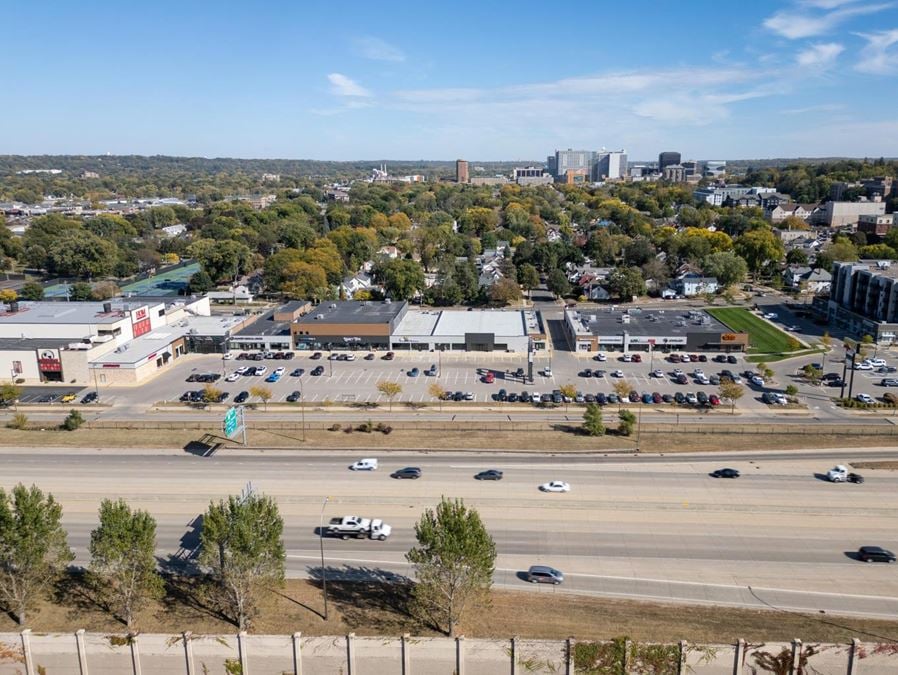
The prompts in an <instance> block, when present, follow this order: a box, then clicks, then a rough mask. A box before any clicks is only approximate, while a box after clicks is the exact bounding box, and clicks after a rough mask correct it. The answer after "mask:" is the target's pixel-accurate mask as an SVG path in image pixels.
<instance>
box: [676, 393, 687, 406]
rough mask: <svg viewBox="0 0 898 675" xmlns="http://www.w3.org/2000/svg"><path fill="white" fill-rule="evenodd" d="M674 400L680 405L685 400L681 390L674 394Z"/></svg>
mask: <svg viewBox="0 0 898 675" xmlns="http://www.w3.org/2000/svg"><path fill="white" fill-rule="evenodd" d="M674 401H676V402H677V403H679V404H681V405H682V404H683V403H685V402H686V395H685V394H684V393H683V392H682V391H678V392H677V393H676V394H674Z"/></svg>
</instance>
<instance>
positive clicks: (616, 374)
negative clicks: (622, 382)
mask: <svg viewBox="0 0 898 675" xmlns="http://www.w3.org/2000/svg"><path fill="white" fill-rule="evenodd" d="M623 376H624V371H622V370H612V371H611V377H623Z"/></svg>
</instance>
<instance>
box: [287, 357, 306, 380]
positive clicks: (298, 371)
mask: <svg viewBox="0 0 898 675" xmlns="http://www.w3.org/2000/svg"><path fill="white" fill-rule="evenodd" d="M290 353H291V354H292V353H293V352H290ZM304 372H306V371H305V370H304V369H302V368H297V369H296V370H294V371H293V372H292V373H290V377H301V376H302V374H303V373H304Z"/></svg>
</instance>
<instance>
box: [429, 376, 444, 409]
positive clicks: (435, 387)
mask: <svg viewBox="0 0 898 675" xmlns="http://www.w3.org/2000/svg"><path fill="white" fill-rule="evenodd" d="M427 391H428V393H429V394H430V395H431V396H432V397H433V398H435V399H436V400H437V401H439V405H440V412H442V410H443V399H444V398H445V397H446V390H445V389H443V387H442V386H441V385H440V384H439V383H437V382H431V384H430V386H429V387H427Z"/></svg>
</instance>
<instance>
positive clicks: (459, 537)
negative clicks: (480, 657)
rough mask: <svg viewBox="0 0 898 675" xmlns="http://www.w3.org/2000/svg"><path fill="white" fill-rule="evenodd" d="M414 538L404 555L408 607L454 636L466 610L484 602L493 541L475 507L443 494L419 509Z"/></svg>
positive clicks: (492, 562) (492, 563) (492, 568)
mask: <svg viewBox="0 0 898 675" xmlns="http://www.w3.org/2000/svg"><path fill="white" fill-rule="evenodd" d="M415 537H416V538H417V540H418V545H417V546H416V547H415V548H413V549H412V550H411V551H409V552H408V553H407V554H406V555H405V557H406V560H408V561H409V562H410V563H412V564H413V565H414V566H415V576H416V578H417V583H416V584H415V588H414V591H413V604H412V609H413V611H414V612H415V613H416V614H418V616H420V617H421V618H422V619H424V620H425V621H427V622H429V623H430V624H431V625H433V626H434V627H435V628H437V629H438V630H442V631H445V632H446V634H447V635H450V636H454V635H455V631H456V628H457V626H458V623H459V622H460V621H461V620H462V618H463V616H464V613H465V611H466V610H467V609H470V608H472V607H474V606H476V605H481V606H483V605H486V604H488V602H489V591H490V588H491V587H492V584H493V572H494V571H495V569H496V544H495V542H494V541H493V538H492V537H491V536H490V535H489V533H488V532H487V531H486V527H484V525H483V521H482V520H481V519H480V514H479V513H478V512H477V510H476V509H469V508H468V507H466V506H465V505H464V502H462V501H461V500H459V499H454V500H449V499H446V498H445V497H443V498H442V499H441V500H440V503H439V504H438V505H437V507H436V509H435V510H434V509H426V510H425V511H424V514H423V515H422V516H421V519H420V520H419V521H418V522H417V524H416V525H415Z"/></svg>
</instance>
